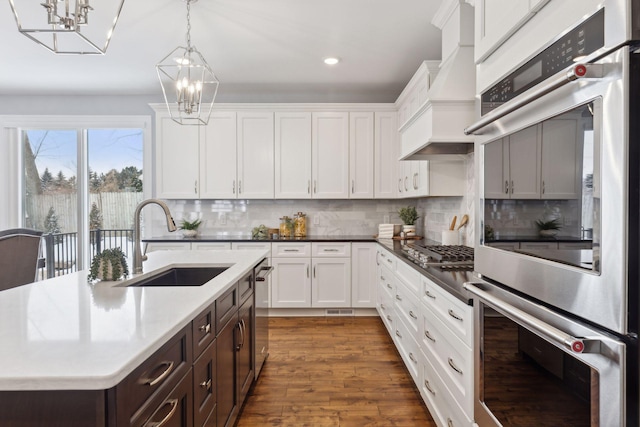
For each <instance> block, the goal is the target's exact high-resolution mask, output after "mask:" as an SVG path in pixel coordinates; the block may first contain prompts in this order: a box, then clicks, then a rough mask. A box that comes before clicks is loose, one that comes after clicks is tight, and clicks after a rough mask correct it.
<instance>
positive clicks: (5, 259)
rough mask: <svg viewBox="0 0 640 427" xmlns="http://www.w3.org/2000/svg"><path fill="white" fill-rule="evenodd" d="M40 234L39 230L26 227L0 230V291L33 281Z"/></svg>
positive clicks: (36, 265)
mask: <svg viewBox="0 0 640 427" xmlns="http://www.w3.org/2000/svg"><path fill="white" fill-rule="evenodd" d="M40 236H42V232H41V231H36V230H30V229H28V228H14V229H11V230H2V231H0V291H3V290H5V289H11V288H15V287H17V286H22V285H26V284H27V283H32V282H34V281H35V279H36V273H37V267H38V261H39V257H40Z"/></svg>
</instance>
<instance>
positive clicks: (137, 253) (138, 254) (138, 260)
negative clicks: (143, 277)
mask: <svg viewBox="0 0 640 427" xmlns="http://www.w3.org/2000/svg"><path fill="white" fill-rule="evenodd" d="M151 203H155V204H156V205H158V206H160V207H161V208H162V210H164V215H165V217H166V220H167V230H169V231H170V232H172V231H176V230H177V229H178V228H177V227H176V223H175V222H174V221H173V217H172V216H171V212H170V211H169V207H168V206H167V204H166V203H165V202H163V201H162V200H158V199H147V200H143V201H142V202H140V204H139V205H138V206H137V207H136V211H135V213H134V214H133V223H134V224H135V231H134V234H133V239H134V240H133V242H134V250H133V274H139V273H142V261H145V260H146V259H147V256H146V255H142V249H141V241H140V239H141V237H142V236H140V212H141V211H142V208H144V207H145V206H147V205H148V204H151Z"/></svg>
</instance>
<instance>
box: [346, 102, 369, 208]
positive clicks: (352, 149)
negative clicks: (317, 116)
mask: <svg viewBox="0 0 640 427" xmlns="http://www.w3.org/2000/svg"><path fill="white" fill-rule="evenodd" d="M374 152H375V146H374V117H373V113H372V112H353V113H349V185H350V192H349V197H350V198H351V199H373V194H374V189H373V187H374V157H375V153H374Z"/></svg>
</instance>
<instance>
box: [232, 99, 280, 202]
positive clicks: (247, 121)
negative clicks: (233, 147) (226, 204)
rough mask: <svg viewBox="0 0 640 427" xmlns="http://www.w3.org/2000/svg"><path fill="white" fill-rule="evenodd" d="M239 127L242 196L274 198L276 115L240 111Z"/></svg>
mask: <svg viewBox="0 0 640 427" xmlns="http://www.w3.org/2000/svg"><path fill="white" fill-rule="evenodd" d="M237 124H238V135H237V138H238V139H237V147H238V192H237V194H238V197H239V198H243V199H273V197H274V143H273V138H274V134H273V113H272V112H262V111H251V112H239V113H238V118H237Z"/></svg>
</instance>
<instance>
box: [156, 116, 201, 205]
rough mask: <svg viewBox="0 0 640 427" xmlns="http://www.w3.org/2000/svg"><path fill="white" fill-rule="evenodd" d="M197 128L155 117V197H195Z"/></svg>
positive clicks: (197, 153)
mask: <svg viewBox="0 0 640 427" xmlns="http://www.w3.org/2000/svg"><path fill="white" fill-rule="evenodd" d="M199 129H200V126H182V125H179V124H178V123H176V122H174V121H173V120H172V119H171V117H170V116H169V115H168V114H166V115H158V116H157V117H156V135H157V138H156V139H157V146H156V164H155V171H156V193H155V194H156V196H157V197H159V198H163V199H197V198H198V197H199V180H200V175H199V171H200V167H199V164H198V156H199V149H200V136H199Z"/></svg>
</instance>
